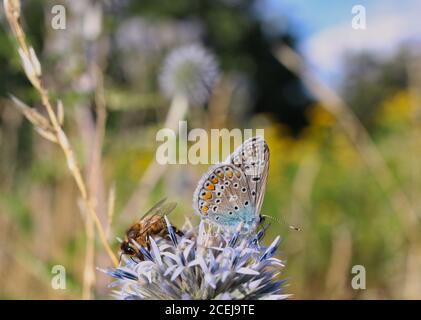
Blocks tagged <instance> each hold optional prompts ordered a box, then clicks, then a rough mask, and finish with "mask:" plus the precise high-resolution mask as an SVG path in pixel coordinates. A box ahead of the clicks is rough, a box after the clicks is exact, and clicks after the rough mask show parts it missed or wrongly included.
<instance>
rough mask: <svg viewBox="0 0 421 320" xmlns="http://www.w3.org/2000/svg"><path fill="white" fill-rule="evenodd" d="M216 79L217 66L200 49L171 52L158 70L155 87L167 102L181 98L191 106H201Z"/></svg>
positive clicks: (194, 46) (209, 56)
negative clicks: (186, 100)
mask: <svg viewBox="0 0 421 320" xmlns="http://www.w3.org/2000/svg"><path fill="white" fill-rule="evenodd" d="M217 78H218V64H217V62H216V58H215V57H214V55H213V54H211V53H210V52H209V51H207V50H206V49H205V48H203V47H202V46H201V45H198V44H193V45H188V46H183V47H179V48H177V49H174V50H173V51H172V52H171V53H170V54H169V55H168V57H167V58H166V59H165V62H164V64H163V66H162V69H161V73H160V76H159V83H160V86H161V89H162V91H163V93H164V94H165V95H166V96H167V97H168V98H170V99H172V98H174V97H175V96H177V95H183V96H185V97H186V98H187V99H188V101H189V102H190V103H191V104H193V105H201V104H203V103H205V102H206V101H207V100H208V99H209V96H210V95H211V92H212V89H213V87H214V86H215V83H216V81H217Z"/></svg>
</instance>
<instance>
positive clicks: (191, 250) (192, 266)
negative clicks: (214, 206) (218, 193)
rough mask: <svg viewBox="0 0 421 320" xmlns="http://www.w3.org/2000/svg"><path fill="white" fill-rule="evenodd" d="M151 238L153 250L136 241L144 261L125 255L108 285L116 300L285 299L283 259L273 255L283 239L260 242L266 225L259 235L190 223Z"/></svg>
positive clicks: (112, 272) (170, 228)
mask: <svg viewBox="0 0 421 320" xmlns="http://www.w3.org/2000/svg"><path fill="white" fill-rule="evenodd" d="M166 221H167V227H168V234H169V237H167V238H150V249H147V248H144V247H142V246H140V245H139V244H136V243H135V242H134V243H133V244H134V245H135V246H136V247H137V248H138V249H139V251H140V252H141V253H142V255H143V257H144V260H143V261H138V260H137V259H134V258H127V257H123V261H122V264H121V265H120V266H119V267H118V268H116V269H108V270H102V271H103V272H105V273H107V274H108V275H110V276H112V277H113V278H116V279H117V280H116V281H115V282H113V283H112V284H111V285H110V286H111V287H113V288H114V292H113V295H114V296H115V297H116V298H118V299H141V300H143V299H146V300H147V299H165V300H168V299H221V300H238V299H252V300H254V299H285V298H287V297H288V295H286V294H284V293H283V287H282V284H283V281H281V280H278V279H277V276H278V275H279V273H280V271H281V269H282V268H283V266H284V265H283V262H282V261H281V260H279V259H277V258H274V257H273V255H274V253H275V252H276V250H277V248H278V246H279V244H280V238H279V237H277V238H276V239H275V240H274V241H273V242H272V243H271V244H270V245H269V246H268V247H264V246H262V245H261V243H260V241H261V239H262V238H263V236H264V233H265V228H263V229H261V230H260V231H259V232H257V233H256V234H244V233H240V232H234V233H231V234H224V233H221V232H215V230H214V228H212V227H209V226H208V225H206V223H205V222H203V221H202V222H201V223H200V225H199V227H193V226H192V225H191V224H190V223H187V224H186V226H185V227H184V228H183V231H184V235H182V236H179V235H177V234H176V233H175V232H174V229H173V227H172V226H171V224H170V223H169V221H168V219H167V218H166Z"/></svg>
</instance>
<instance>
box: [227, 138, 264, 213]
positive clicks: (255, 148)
mask: <svg viewBox="0 0 421 320" xmlns="http://www.w3.org/2000/svg"><path fill="white" fill-rule="evenodd" d="M269 156H270V153H269V147H268V145H267V143H266V141H265V140H264V139H263V138H262V137H260V136H256V137H253V138H250V139H248V140H246V141H245V142H244V143H243V144H242V145H241V146H239V147H238V148H237V149H236V150H235V151H234V152H233V153H232V154H231V155H230V156H229V157H228V158H227V159H226V160H225V162H226V163H231V164H233V165H234V166H235V167H237V168H238V169H240V170H241V171H242V172H243V173H244V175H245V177H246V182H247V188H248V189H249V190H250V193H251V200H252V203H253V206H254V208H255V209H256V212H255V213H256V215H257V216H258V215H259V214H260V210H261V208H262V205H263V199H264V196H265V190H266V182H267V178H268V172H269Z"/></svg>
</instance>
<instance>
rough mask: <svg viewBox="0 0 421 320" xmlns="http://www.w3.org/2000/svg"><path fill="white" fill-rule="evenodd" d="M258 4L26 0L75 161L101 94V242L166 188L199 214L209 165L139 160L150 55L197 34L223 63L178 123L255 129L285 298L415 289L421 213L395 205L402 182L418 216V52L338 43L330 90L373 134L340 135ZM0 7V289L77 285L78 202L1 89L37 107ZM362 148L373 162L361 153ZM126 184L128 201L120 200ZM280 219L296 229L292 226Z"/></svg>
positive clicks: (81, 261)
mask: <svg viewBox="0 0 421 320" xmlns="http://www.w3.org/2000/svg"><path fill="white" fill-rule="evenodd" d="M55 4H63V5H65V7H66V9H67V10H66V12H67V21H66V22H67V28H66V29H65V30H53V29H52V28H51V25H50V21H51V17H52V15H51V7H52V6H53V5H55ZM257 5H258V4H257V1H241V0H237V1H229V0H225V1H222V0H220V1H214V0H207V1H200V2H198V1H193V0H181V1H156V0H154V1H152V0H142V1H134V0H133V1H129V0H124V1H113V0H108V1H101V2H99V1H73V0H72V1H68V2H64V1H63V2H62V1H37V0H31V1H25V2H24V5H23V14H22V16H23V24H24V27H25V30H26V32H27V37H28V39H29V41H30V43H31V44H32V45H33V46H34V49H35V51H36V52H37V53H38V57H39V59H40V61H41V64H42V66H43V79H44V81H45V83H46V86H47V87H48V88H49V91H50V94H51V95H52V97H55V98H59V99H61V100H62V101H63V105H64V112H65V124H64V128H65V131H66V133H67V134H68V136H69V139H70V140H71V142H72V144H73V146H74V148H75V150H76V153H77V157H78V160H79V161H80V163H81V166H82V169H83V172H84V173H85V175H86V176H89V174H90V173H89V172H90V171H89V169H90V166H89V164H90V163H91V162H90V161H91V160H90V159H91V157H92V154H91V150H92V149H93V148H94V146H93V144H92V141H93V140H94V135H95V124H96V123H97V121H98V119H99V116H100V115H99V114H98V109H97V108H96V106H97V104H98V103H103V104H104V105H105V107H106V127H105V132H104V139H103V146H102V153H101V162H102V164H101V168H102V172H101V173H100V174H98V173H97V174H96V175H95V177H96V178H97V180H96V181H93V182H92V184H93V185H94V186H95V191H96V195H97V198H96V200H97V201H98V203H97V207H98V213H99V216H100V219H101V221H102V222H103V224H104V225H107V221H109V220H110V216H109V214H108V212H110V206H111V205H110V203H112V201H109V198H110V196H109V194H110V190H114V189H113V187H115V205H114V206H113V207H114V210H113V215H112V221H111V223H110V228H109V230H106V231H107V233H108V234H107V235H108V238H109V240H110V242H111V245H112V247H113V249H115V252H116V253H117V252H118V242H117V241H116V240H115V237H117V236H118V237H123V235H124V232H125V230H126V229H127V227H128V226H129V225H130V224H131V223H132V222H134V221H135V220H136V218H137V217H140V216H141V215H142V212H145V210H146V209H148V207H150V206H151V205H153V204H154V203H155V202H157V201H158V200H160V199H161V198H163V197H167V198H168V199H169V200H171V201H176V202H177V203H178V206H177V208H176V210H175V211H174V213H172V215H171V220H172V221H173V223H175V224H176V225H179V226H181V225H182V223H183V221H184V217H185V216H188V217H190V218H192V219H194V220H195V221H197V220H198V218H197V217H195V216H194V214H193V210H192V207H191V198H192V193H193V191H194V189H195V187H196V182H197V181H198V179H199V178H200V176H201V174H203V173H204V172H205V170H206V168H207V167H206V166H204V165H203V166H193V165H169V166H166V167H165V171H164V172H163V173H162V177H161V178H160V179H159V180H158V181H157V183H156V185H152V186H151V187H150V186H148V185H147V181H146V182H145V181H144V180H142V176H143V174H144V173H145V172H146V170H147V169H148V168H149V167H150V165H151V163H153V162H154V161H155V150H156V148H157V146H158V142H156V139H155V134H156V132H157V131H158V130H159V129H160V128H161V127H162V126H163V122H164V121H165V115H166V113H167V111H168V108H169V106H170V101H168V100H167V99H166V98H165V97H164V96H163V95H162V94H161V93H160V90H159V85H158V74H159V72H160V66H161V65H162V62H163V60H164V59H165V56H166V55H167V54H168V53H169V52H170V51H171V50H172V49H173V48H177V47H179V46H181V45H185V44H189V43H201V44H203V45H204V46H205V47H207V48H209V49H210V50H211V51H212V52H213V53H214V54H215V55H216V57H217V59H218V62H219V66H220V73H221V76H220V79H219V81H218V83H217V85H216V88H215V90H214V91H213V94H212V96H211V97H210V100H209V102H208V103H207V104H206V105H205V106H203V107H202V106H191V109H190V112H189V114H188V117H187V120H188V121H189V127H191V128H194V127H202V128H206V129H210V128H264V129H265V138H266V140H267V142H268V145H269V148H270V151H271V162H270V172H269V180H268V187H267V191H266V196H265V201H264V206H263V209H262V213H264V214H267V215H271V216H274V217H277V218H278V219H282V220H284V221H285V223H280V224H278V223H276V222H272V224H271V227H270V228H269V236H268V239H271V238H273V237H274V236H275V235H277V234H280V235H281V236H282V237H283V239H284V242H283V244H282V245H281V253H280V254H281V257H282V258H284V259H286V260H287V264H286V267H285V269H284V272H283V274H282V277H284V278H287V279H288V286H287V287H286V291H287V293H292V294H293V295H294V298H295V299H302V298H306V299H320V298H327V299H331V298H339V299H353V298H356V299H382V298H394V299H399V298H418V299H419V298H421V273H420V270H421V240H420V236H418V234H419V231H421V229H420V228H419V225H418V223H419V222H418V220H415V221H412V220H410V221H409V220H408V218H407V215H406V212H404V211H406V210H407V208H408V205H402V207H400V205H399V203H400V202H399V201H400V200H402V198H400V197H402V195H403V196H404V197H405V199H407V200H408V201H409V202H408V203H409V207H410V208H411V209H412V210H413V211H414V212H415V213H416V215H417V216H418V217H419V212H420V209H421V207H420V205H421V203H420V200H419V196H418V191H419V190H420V187H421V167H420V164H419V159H420V156H421V148H420V147H421V146H420V139H419V138H420V134H419V133H420V101H421V100H420V98H421V97H420V90H421V78H420V75H421V69H420V65H421V60H420V58H419V57H420V56H419V53H418V56H417V55H414V54H413V52H412V51H409V50H408V49H407V48H402V50H401V52H399V53H398V54H397V55H396V56H394V57H392V58H390V59H389V60H387V61H378V60H377V59H376V57H375V56H371V55H370V54H368V53H367V54H359V55H354V56H350V57H348V61H349V62H348V68H349V70H348V71H347V76H346V77H345V79H344V81H343V84H341V88H342V91H340V92H338V95H339V96H340V97H342V98H343V99H344V101H345V103H346V107H347V108H348V109H349V110H348V112H350V113H351V114H353V115H356V117H357V119H358V123H359V124H362V125H363V128H364V130H365V131H364V132H366V133H368V134H369V136H370V139H371V142H372V143H373V144H370V147H369V148H368V149H367V148H361V146H360V145H359V141H360V136H359V134H361V132H353V133H352V134H354V140H352V139H349V132H347V131H346V127H344V126H341V125H340V119H338V115H334V114H332V113H331V112H329V110H330V109H329V108H328V107H327V106H326V105H324V103H325V101H322V100H321V99H319V98H318V97H317V95H315V94H314V92H312V90H311V89H310V90H309V88H306V86H305V83H304V82H303V81H302V80H303V79H301V78H300V76H299V75H297V74H294V73H293V72H292V71H291V70H289V69H288V68H287V67H286V66H284V65H283V64H282V63H281V62H280V61H279V60H278V59H277V58H276V55H275V54H274V52H273V48H274V47H276V46H278V45H283V44H284V45H288V46H290V47H292V48H294V46H295V43H296V41H297V40H298V39H296V36H295V35H294V34H287V33H282V32H277V33H275V32H267V29H268V23H267V22H266V21H264V20H262V18H261V17H260V16H259V15H258V13H257V12H258V10H257V9H256V6H257ZM280 18H284V17H283V16H282V13H280ZM0 19H1V21H2V24H1V25H2V28H1V29H0V65H1V72H0V155H1V157H0V244H1V250H0V284H1V285H0V298H3V299H57V298H59V299H61V298H63V299H73V298H81V297H82V293H83V291H84V290H85V289H86V288H85V289H84V286H85V285H86V283H84V282H85V281H86V278H85V277H84V272H86V270H85V271H84V268H85V260H86V250H87V247H86V242H87V233H86V229H85V228H86V225H85V220H86V215H85V214H84V213H83V210H82V211H81V210H80V206H79V205H78V203H79V200H78V199H79V194H78V192H77V189H76V186H75V184H74V181H73V180H72V178H71V176H70V175H69V172H68V170H67V166H66V160H65V158H64V157H63V155H62V153H61V151H60V150H59V149H58V148H57V147H56V146H54V145H53V144H52V143H50V142H48V141H46V140H44V139H42V138H41V137H40V136H39V135H38V134H37V133H36V132H35V131H34V130H33V127H32V125H31V124H30V123H29V122H28V121H26V120H25V119H24V117H23V116H22V115H21V114H20V113H19V112H17V110H16V109H15V108H14V107H13V105H12V103H11V101H10V98H9V96H8V95H9V94H13V95H14V96H17V97H18V98H19V99H21V100H22V101H25V103H27V104H28V105H30V106H33V107H35V108H37V109H38V110H42V108H41V104H40V101H39V98H38V96H37V95H36V94H35V92H34V89H33V88H32V87H31V85H30V84H29V82H28V81H27V80H26V78H25V75H24V73H23V71H22V69H21V65H20V60H19V56H18V55H17V53H16V48H15V42H14V40H13V38H12V37H11V34H10V28H9V26H8V25H7V21H6V19H5V16H4V12H3V11H1V12H0ZM272 31H273V30H272ZM101 99H102V100H101ZM344 121H347V120H346V119H345V120H344ZM344 128H345V129H344ZM361 139H362V138H361ZM373 148H374V149H375V150H376V151H375V152H377V153H378V154H379V155H380V156H381V158H382V159H383V160H384V163H385V165H386V167H384V168H383V169H384V170H378V171H376V170H374V171H373V170H372V169H370V167H369V166H368V165H367V159H366V158H365V157H370V154H371V152H372V149H373ZM361 150H363V151H361ZM377 153H376V154H377ZM367 155H368V156H367ZM384 174H387V178H385V177H384V176H383V175H384ZM390 177H392V179H389V178H390ZM383 182H385V183H387V185H384V183H383ZM139 184H140V186H139ZM139 188H140V190H141V192H140V193H138V194H139V195H140V197H141V199H138V201H137V203H138V206H137V207H136V210H134V211H133V210H127V204H128V202H129V201H130V200H131V198H132V196H133V194H135V192H136V190H139ZM142 188H143V189H142ZM142 190H143V191H144V192H142ZM111 194H112V192H111ZM395 199H398V200H397V201H395ZM404 201H406V200H404ZM408 221H409V222H408ZM288 224H291V225H295V226H299V227H301V228H302V231H291V230H289V229H288V227H287V225H288ZM94 254H95V260H94V266H101V267H105V266H107V265H108V264H109V260H108V258H107V256H106V255H105V253H104V250H103V248H102V246H101V243H100V242H99V241H97V243H96V246H95V252H94ZM54 265H63V266H65V268H66V276H67V289H66V290H54V289H52V287H51V277H52V274H51V268H52V266H54ZM354 265H363V266H364V267H365V268H366V276H367V284H366V286H367V289H366V290H353V289H352V287H351V279H352V277H353V275H352V274H351V269H352V266H354ZM93 275H94V280H93V281H92V284H91V287H92V288H89V291H90V293H89V294H88V295H85V297H90V298H95V297H97V298H106V297H108V295H109V289H107V287H106V285H107V284H108V283H109V279H108V278H107V277H106V276H105V275H103V274H102V273H100V272H97V271H95V270H94V274H93Z"/></svg>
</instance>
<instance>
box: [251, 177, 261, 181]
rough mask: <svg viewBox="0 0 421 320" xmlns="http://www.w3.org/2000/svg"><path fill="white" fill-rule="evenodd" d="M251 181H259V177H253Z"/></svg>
mask: <svg viewBox="0 0 421 320" xmlns="http://www.w3.org/2000/svg"><path fill="white" fill-rule="evenodd" d="M251 180H253V181H259V180H260V178H259V177H253V178H252V179H251Z"/></svg>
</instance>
